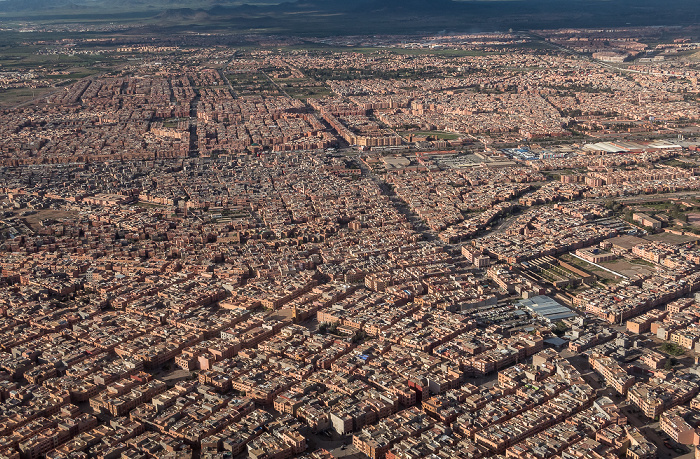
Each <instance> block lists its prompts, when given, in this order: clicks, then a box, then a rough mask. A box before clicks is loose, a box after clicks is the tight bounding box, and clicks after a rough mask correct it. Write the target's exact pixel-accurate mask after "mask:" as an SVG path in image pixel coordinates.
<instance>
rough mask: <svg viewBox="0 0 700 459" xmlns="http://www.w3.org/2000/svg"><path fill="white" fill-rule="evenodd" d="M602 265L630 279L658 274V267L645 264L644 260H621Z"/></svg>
mask: <svg viewBox="0 0 700 459" xmlns="http://www.w3.org/2000/svg"><path fill="white" fill-rule="evenodd" d="M600 265H601V266H604V267H606V268H608V269H610V270H612V271H615V272H618V273H620V274H623V275H625V276H627V277H629V278H630V279H634V278H635V277H637V276H648V275H649V274H652V273H654V272H656V267H655V266H653V265H652V264H651V263H649V262H645V261H644V260H626V259H623V258H620V259H617V260H613V261H607V262H605V263H601V264H600Z"/></svg>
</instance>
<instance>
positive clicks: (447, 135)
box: [403, 131, 459, 140]
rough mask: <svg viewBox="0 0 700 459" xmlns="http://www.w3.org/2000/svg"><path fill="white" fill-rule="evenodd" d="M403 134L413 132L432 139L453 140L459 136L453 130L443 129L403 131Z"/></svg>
mask: <svg viewBox="0 0 700 459" xmlns="http://www.w3.org/2000/svg"><path fill="white" fill-rule="evenodd" d="M403 134H405V135H408V134H413V135H417V136H426V137H432V138H433V139H440V140H455V139H458V138H459V134H455V133H454V132H445V131H414V132H404V133H403Z"/></svg>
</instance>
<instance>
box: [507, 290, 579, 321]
mask: <svg viewBox="0 0 700 459" xmlns="http://www.w3.org/2000/svg"><path fill="white" fill-rule="evenodd" d="M518 305H519V306H520V307H522V308H525V309H528V310H530V311H532V312H533V313H534V314H536V315H537V316H538V317H540V318H542V319H544V320H546V321H548V322H549V323H554V322H558V321H560V320H562V319H568V318H569V317H576V315H577V314H576V313H575V312H573V311H572V310H571V309H569V308H567V307H566V306H563V305H562V304H560V303H558V302H557V301H555V300H553V299H552V298H550V297H548V296H545V295H539V296H535V297H533V298H528V299H526V300H521V301H519V302H518Z"/></svg>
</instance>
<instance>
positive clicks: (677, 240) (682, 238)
mask: <svg viewBox="0 0 700 459" xmlns="http://www.w3.org/2000/svg"><path fill="white" fill-rule="evenodd" d="M696 215H697V214H696ZM644 239H647V240H649V241H660V242H667V243H669V244H685V243H686V242H695V241H697V240H698V238H697V237H696V236H686V235H682V234H673V233H659V234H651V235H649V236H645V237H644Z"/></svg>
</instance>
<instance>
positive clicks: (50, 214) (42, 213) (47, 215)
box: [23, 209, 78, 231]
mask: <svg viewBox="0 0 700 459" xmlns="http://www.w3.org/2000/svg"><path fill="white" fill-rule="evenodd" d="M77 215H78V213H77V212H71V211H68V210H56V209H41V210H37V211H36V213H35V214H32V215H27V216H26V217H23V219H24V221H25V222H26V223H27V225H28V226H29V227H30V228H31V229H33V230H34V231H37V230H38V229H39V228H41V224H40V222H41V221H42V220H46V219H54V220H64V219H66V218H74V217H76V216H77Z"/></svg>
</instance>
